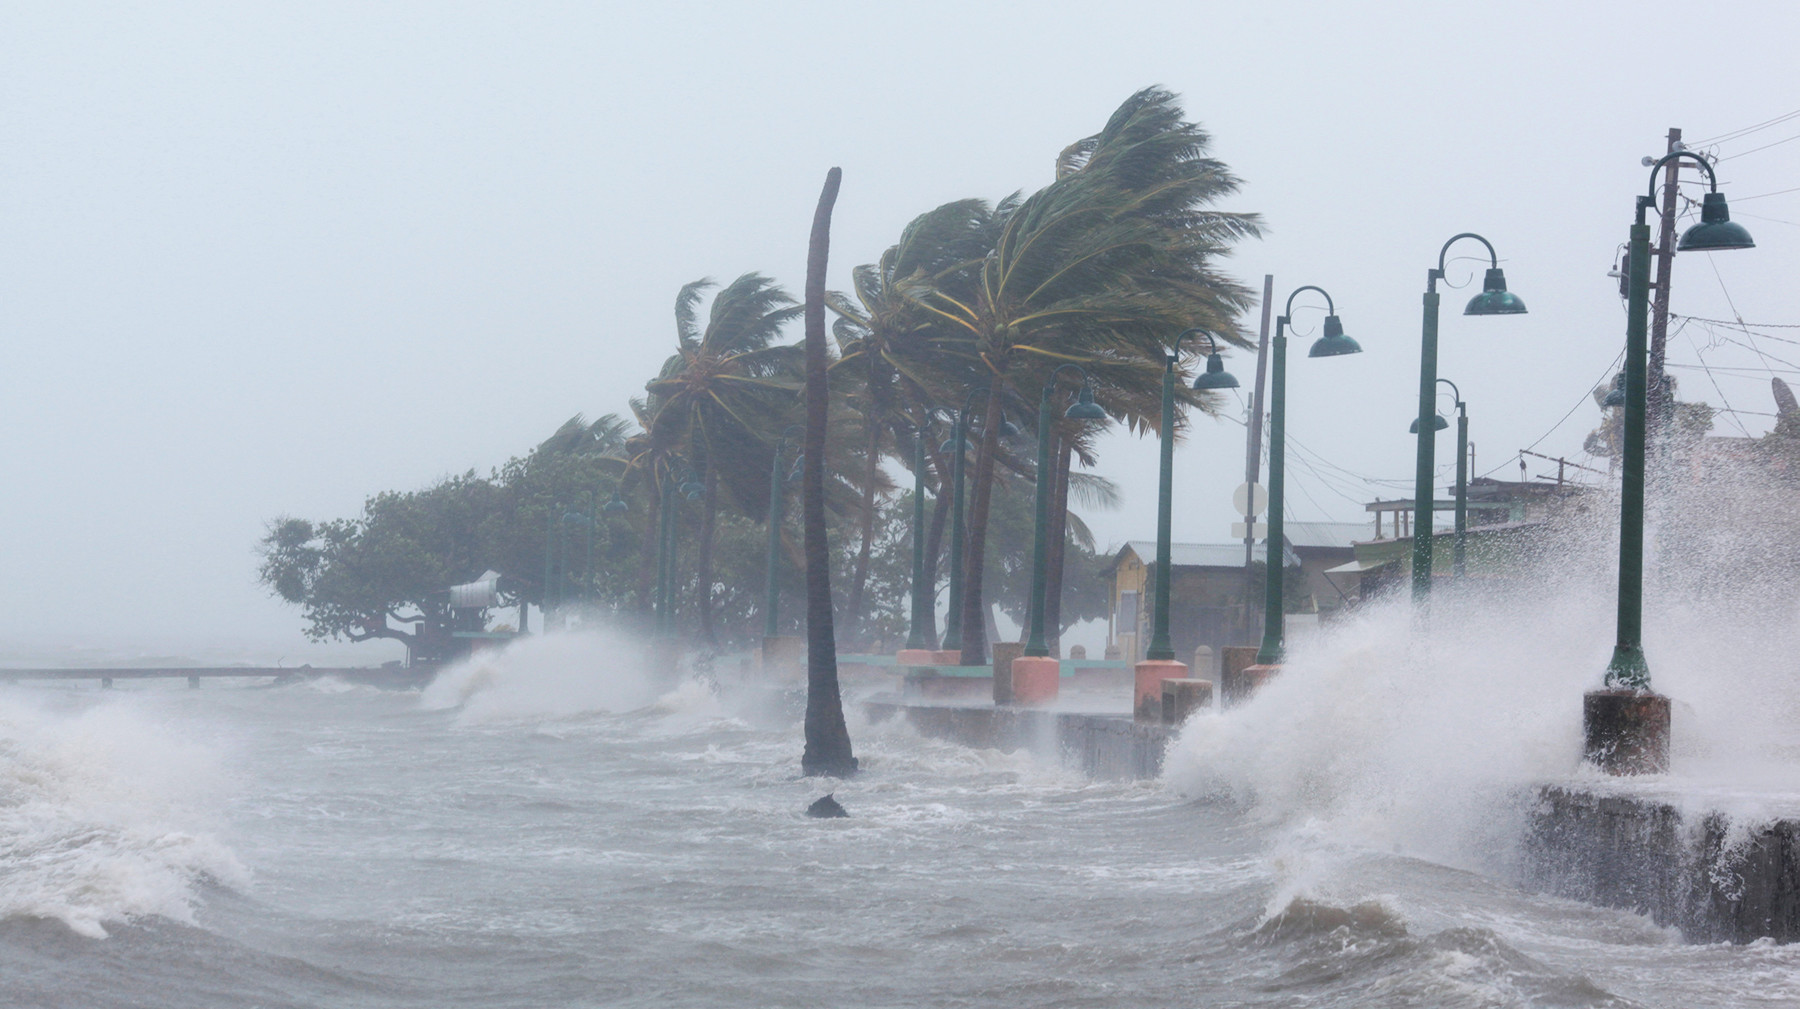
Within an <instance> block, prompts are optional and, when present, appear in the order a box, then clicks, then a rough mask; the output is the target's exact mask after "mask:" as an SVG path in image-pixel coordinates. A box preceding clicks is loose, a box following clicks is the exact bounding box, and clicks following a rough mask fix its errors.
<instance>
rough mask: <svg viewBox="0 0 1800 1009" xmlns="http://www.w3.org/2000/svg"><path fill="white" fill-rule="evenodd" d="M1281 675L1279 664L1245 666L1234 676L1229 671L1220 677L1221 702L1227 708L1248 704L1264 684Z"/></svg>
mask: <svg viewBox="0 0 1800 1009" xmlns="http://www.w3.org/2000/svg"><path fill="white" fill-rule="evenodd" d="M1279 675H1281V666H1280V665H1279V664H1270V665H1266V666H1265V665H1253V666H1245V667H1244V668H1242V669H1239V670H1238V671H1237V672H1236V674H1235V675H1234V674H1233V673H1232V672H1231V671H1230V670H1229V669H1227V670H1226V672H1225V675H1223V676H1221V677H1219V700H1220V701H1221V702H1222V703H1223V704H1224V706H1225V707H1228V708H1230V707H1235V706H1237V705H1239V704H1246V703H1248V702H1249V700H1250V698H1252V697H1255V696H1256V692H1257V691H1258V690H1261V689H1262V687H1263V684H1265V683H1267V682H1269V681H1270V680H1272V679H1274V678H1275V677H1277V676H1279Z"/></svg>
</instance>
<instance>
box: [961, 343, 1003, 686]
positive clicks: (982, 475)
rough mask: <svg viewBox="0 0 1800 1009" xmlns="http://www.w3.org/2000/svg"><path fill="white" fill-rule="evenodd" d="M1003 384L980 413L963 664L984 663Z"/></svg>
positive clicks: (966, 560) (966, 554)
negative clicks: (985, 577) (986, 575)
mask: <svg viewBox="0 0 1800 1009" xmlns="http://www.w3.org/2000/svg"><path fill="white" fill-rule="evenodd" d="M1003 395H1004V386H1003V385H1002V383H1001V382H1000V380H999V378H998V377H996V378H995V379H994V384H993V387H992V388H991V389H990V390H989V392H988V405H987V410H986V411H985V412H984V413H983V415H982V423H981V448H980V451H979V452H978V453H977V454H976V456H975V479H974V489H973V491H972V493H971V494H970V496H969V515H968V519H967V523H968V532H967V536H968V538H969V541H968V543H967V544H966V545H965V546H964V547H963V580H962V635H963V636H962V664H963V665H965V666H985V665H987V661H988V654H987V645H988V642H987V637H988V635H987V619H986V613H987V607H985V606H983V605H982V602H981V573H982V567H983V565H984V564H985V562H986V559H987V520H988V506H989V505H990V504H991V503H992V502H993V498H994V461H995V460H994V457H995V456H996V455H998V454H999V451H1000V425H999V424H998V423H997V422H996V418H998V417H999V416H1000V409H1001V404H1002V402H1004V401H1003V400H1002V398H1001V397H1002V396H1003Z"/></svg>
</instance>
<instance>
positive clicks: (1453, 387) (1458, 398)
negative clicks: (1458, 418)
mask: <svg viewBox="0 0 1800 1009" xmlns="http://www.w3.org/2000/svg"><path fill="white" fill-rule="evenodd" d="M1438 384H1439V385H1447V386H1449V387H1450V391H1451V392H1452V393H1453V394H1455V396H1456V408H1457V409H1458V410H1461V409H1462V405H1463V398H1462V390H1461V389H1458V388H1457V387H1456V383H1455V382H1452V381H1450V380H1449V379H1447V378H1440V379H1438Z"/></svg>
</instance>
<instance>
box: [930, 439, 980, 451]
mask: <svg viewBox="0 0 1800 1009" xmlns="http://www.w3.org/2000/svg"><path fill="white" fill-rule="evenodd" d="M974 447H975V443H974V442H971V441H970V440H969V439H967V438H964V439H963V451H964V452H967V451H969V450H970V449H973V448H974ZM938 451H939V452H954V451H956V439H955V438H945V439H944V443H943V444H942V445H939V446H938Z"/></svg>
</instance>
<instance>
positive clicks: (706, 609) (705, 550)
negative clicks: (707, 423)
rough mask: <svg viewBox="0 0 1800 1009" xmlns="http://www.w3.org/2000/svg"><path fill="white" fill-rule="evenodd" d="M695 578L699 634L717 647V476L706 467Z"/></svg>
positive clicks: (713, 646)
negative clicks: (714, 564) (714, 566)
mask: <svg viewBox="0 0 1800 1009" xmlns="http://www.w3.org/2000/svg"><path fill="white" fill-rule="evenodd" d="M700 523H701V525H700V557H699V559H698V560H697V561H696V563H697V564H698V565H699V569H700V571H699V577H698V578H696V579H695V583H696V584H695V590H694V597H695V599H696V601H698V602H699V604H700V634H701V635H702V636H703V637H704V638H705V639H706V644H707V645H708V646H709V647H712V648H717V647H718V646H719V635H718V634H717V633H716V632H715V631H714V630H713V573H712V566H713V537H714V534H715V532H716V530H717V529H718V525H719V473H718V470H717V469H716V468H714V467H712V466H708V467H706V504H705V507H704V508H702V509H701V519H700Z"/></svg>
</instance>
